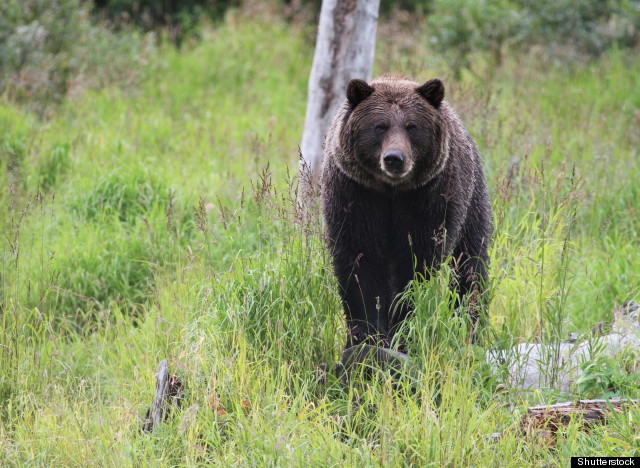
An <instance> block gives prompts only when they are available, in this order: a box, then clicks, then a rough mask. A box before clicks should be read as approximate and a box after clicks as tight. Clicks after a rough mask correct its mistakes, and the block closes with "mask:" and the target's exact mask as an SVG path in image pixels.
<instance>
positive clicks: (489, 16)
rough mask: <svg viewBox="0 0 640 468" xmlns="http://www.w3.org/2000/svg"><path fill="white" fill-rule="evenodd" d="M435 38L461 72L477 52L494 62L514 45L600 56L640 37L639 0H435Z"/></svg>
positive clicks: (577, 55) (567, 54)
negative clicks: (487, 54)
mask: <svg viewBox="0 0 640 468" xmlns="http://www.w3.org/2000/svg"><path fill="white" fill-rule="evenodd" d="M429 25H430V28H431V30H432V32H433V40H434V42H435V43H436V44H437V45H438V46H439V48H441V49H444V51H445V54H446V55H447V56H448V60H449V63H450V65H451V66H452V67H453V69H454V71H455V72H457V73H459V72H460V70H462V69H464V68H469V66H470V60H471V56H472V55H473V54H475V53H484V52H490V56H491V57H492V59H493V60H492V62H493V65H499V64H500V63H501V62H502V58H503V54H504V52H505V50H507V49H509V48H510V47H513V48H519V49H522V50H525V51H527V50H529V49H531V48H532V47H535V46H538V48H539V49H540V50H542V51H544V52H545V55H548V56H552V55H560V56H562V57H563V58H566V57H570V58H585V57H586V58H589V57H597V56H599V55H600V54H602V53H603V52H604V51H605V50H607V49H609V48H611V47H612V46H614V45H617V46H619V47H634V46H636V45H638V44H639V43H640V3H639V2H638V1H636V0H606V1H599V2H587V1H580V0H558V1H556V0H541V1H537V0H479V1H476V0H435V3H434V9H433V14H432V15H431V16H430V17H429Z"/></svg>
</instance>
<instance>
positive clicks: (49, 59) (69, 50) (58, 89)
mask: <svg viewBox="0 0 640 468" xmlns="http://www.w3.org/2000/svg"><path fill="white" fill-rule="evenodd" d="M145 51H146V49H145V47H143V42H142V41H141V40H140V39H139V38H138V37H137V36H135V35H132V34H120V35H115V34H113V33H111V32H109V31H107V30H106V29H105V28H104V27H102V26H100V25H94V24H92V23H91V21H90V19H89V13H88V9H87V7H86V5H85V4H84V3H82V2H81V1H80V0H30V1H28V2H23V1H22V0H7V1H5V2H2V3H0V93H4V94H5V95H7V96H8V97H10V98H13V99H15V100H19V101H25V102H29V103H30V104H31V105H32V106H35V108H36V110H38V111H41V112H42V111H44V110H46V109H47V107H48V104H50V103H54V102H58V101H60V100H61V99H62V98H64V97H65V96H66V95H67V93H68V92H69V91H70V90H71V89H84V88H87V87H96V86H102V85H105V84H107V83H109V82H111V81H114V80H126V81H128V82H130V81H132V80H133V78H135V76H136V75H137V70H136V67H131V63H135V62H137V61H139V60H140V59H141V58H142V55H143V52H145Z"/></svg>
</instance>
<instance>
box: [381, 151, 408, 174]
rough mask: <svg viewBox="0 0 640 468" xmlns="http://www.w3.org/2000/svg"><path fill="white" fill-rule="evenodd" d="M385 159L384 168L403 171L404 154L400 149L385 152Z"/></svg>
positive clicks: (391, 170)
mask: <svg viewBox="0 0 640 468" xmlns="http://www.w3.org/2000/svg"><path fill="white" fill-rule="evenodd" d="M382 160H383V161H384V168H385V169H386V170H387V171H389V172H396V173H397V172H402V166H403V165H404V154H402V151H400V150H389V151H387V152H386V153H385V154H384V157H383V158H382Z"/></svg>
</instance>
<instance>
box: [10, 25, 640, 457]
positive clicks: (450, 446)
mask: <svg viewBox="0 0 640 468" xmlns="http://www.w3.org/2000/svg"><path fill="white" fill-rule="evenodd" d="M305 34H306V32H305V31H301V30H298V29H296V28H295V27H291V26H287V25H284V24H281V23H279V22H277V21H276V22H272V21H269V22H262V21H257V20H252V19H247V18H243V17H240V16H233V15H232V16H230V17H229V18H228V19H227V21H226V22H225V23H224V24H222V25H220V26H218V27H216V28H215V29H210V30H209V31H207V33H206V34H205V37H204V39H203V41H202V42H201V43H199V44H198V45H195V46H193V47H192V48H186V49H183V50H181V51H180V52H178V51H176V50H174V49H172V48H167V49H164V50H162V51H161V53H160V54H159V57H160V58H161V61H160V63H157V64H153V66H152V68H151V69H150V73H151V71H155V75H153V76H152V77H151V78H150V79H148V80H147V81H145V82H144V83H142V84H141V85H140V87H138V88H137V89H135V90H128V91H123V90H121V89H118V88H115V87H108V88H105V89H102V90H100V91H90V92H87V93H86V94H85V95H84V96H81V97H80V98H78V99H76V100H73V101H68V102H66V103H64V104H63V105H62V106H61V107H60V108H58V110H57V111H56V113H55V114H54V115H53V116H52V117H51V118H50V119H49V120H47V121H42V120H38V119H37V118H35V117H33V116H32V115H31V114H29V113H28V112H26V111H25V110H23V109H22V108H20V107H17V106H16V105H13V104H10V103H7V102H2V103H1V104H0V156H1V159H0V163H1V164H2V167H3V171H2V172H1V173H0V178H2V180H1V182H2V187H3V189H2V191H1V192H0V201H1V202H2V205H1V207H0V213H2V217H1V219H0V225H1V226H2V234H3V240H2V242H3V244H2V245H3V249H2V260H1V261H2V268H1V269H0V275H1V276H0V306H1V309H0V363H1V365H0V459H1V460H2V462H3V464H5V465H8V466H87V465H106V466H146V465H152V466H165V465H167V466H169V465H171V466H172V465H187V466H191V465H194V466H195V465H202V464H206V463H210V464H214V465H215V464H217V465H223V466H226V465H242V466H256V465H258V466H261V465H268V466H291V465H293V466H297V465H311V466H326V465H338V466H355V465H361V466H376V465H384V466H387V465H389V466H403V465H408V464H417V465H420V466H442V465H451V466H471V465H474V466H479V465H492V466H494V465H506V466H524V465H545V464H550V465H554V466H555V465H566V464H567V463H568V457H569V456H571V455H583V456H588V455H638V447H639V446H640V440H639V439H638V436H637V434H638V426H639V425H640V411H639V410H638V408H633V409H631V410H630V411H629V412H628V413H625V415H624V416H615V417H613V418H612V419H611V420H610V421H609V422H608V423H607V425H605V426H603V427H599V428H594V429H592V430H591V431H590V432H588V433H587V432H584V431H582V430H581V429H580V424H579V421H578V420H574V421H572V422H571V424H570V425H569V426H568V427H566V428H564V429H561V430H560V431H559V434H558V436H557V438H556V440H555V445H554V446H553V447H551V446H549V445H548V444H547V442H545V441H544V439H540V438H537V437H535V436H534V437H531V436H526V435H524V434H523V433H522V432H521V431H520V430H519V422H520V417H521V415H522V413H523V410H524V408H525V407H526V405H528V404H534V403H540V404H541V403H545V402H554V401H556V400H558V399H566V398H573V397H597V396H602V395H605V394H606V395H607V396H612V395H618V396H623V397H635V398H637V397H638V393H640V392H639V385H638V375H637V374H633V373H631V374H630V375H629V374H628V371H630V370H631V371H633V369H622V368H620V367H619V366H617V365H615V364H616V363H611V362H601V361H598V362H596V363H594V367H592V368H590V370H589V372H592V373H594V374H595V373H600V374H601V378H600V380H599V381H598V382H600V383H601V385H600V384H599V385H592V386H586V385H576V387H575V389H574V390H575V391H574V393H573V394H571V395H560V394H558V393H557V392H555V391H553V390H552V389H546V390H540V391H536V392H520V391H515V390H514V389H510V388H507V387H505V385H504V382H503V380H502V378H501V374H500V372H496V370H495V369H491V368H489V367H488V366H487V365H486V364H485V362H484V353H485V352H486V350H488V349H493V348H501V347H508V346H509V345H510V344H511V343H512V342H513V341H514V340H515V341H517V340H520V339H526V340H540V341H545V342H546V341H555V340H557V339H558V338H565V337H566V336H567V335H568V333H569V332H580V333H585V332H588V331H589V330H590V329H591V327H592V326H593V325H594V324H595V323H597V322H599V321H602V320H609V319H610V318H611V310H612V308H613V307H614V305H616V304H620V303H621V302H622V301H624V300H627V299H634V298H635V299H636V300H638V297H639V296H640V276H639V275H638V271H639V270H640V268H639V267H640V253H639V249H638V234H639V228H640V217H639V216H637V214H638V207H639V206H640V189H638V186H639V185H638V176H637V174H638V169H639V168H638V150H637V148H638V143H639V141H638V139H639V138H640V135H639V134H638V132H637V124H638V115H639V114H638V112H640V111H639V109H640V94H639V93H640V90H639V89H638V87H637V83H638V82H639V81H640V68H639V67H638V65H639V64H638V61H637V59H636V58H634V57H631V56H628V55H624V54H622V53H619V52H616V51H613V52H611V53H610V54H608V55H606V56H605V57H603V58H602V59H601V60H600V61H598V62H595V63H592V64H590V65H584V66H580V67H577V66H576V67H574V68H573V69H563V68H559V67H554V66H548V65H546V64H542V63H539V62H535V61H527V58H526V57H521V58H513V59H512V60H510V61H507V63H505V64H504V66H503V67H502V68H500V69H498V70H494V72H493V74H492V76H491V78H490V79H480V78H478V77H475V76H470V75H469V76H463V78H462V79H461V80H460V81H455V82H454V81H452V80H451V79H448V80H447V77H448V73H449V72H448V70H447V69H445V68H442V64H441V62H440V61H439V60H438V57H437V56H435V55H434V54H432V53H429V52H425V51H420V52H419V53H415V54H414V53H412V54H400V53H398V54H392V55H384V54H381V55H380V56H379V62H378V64H377V68H378V69H392V70H394V71H396V72H405V73H407V74H410V75H412V76H414V77H416V78H418V79H427V78H429V77H432V76H435V75H438V76H442V77H444V78H445V83H446V84H447V93H448V99H449V100H450V102H451V103H452V104H453V105H454V107H456V108H457V109H458V110H459V112H460V114H461V116H462V118H463V120H464V121H465V123H466V125H467V127H468V129H469V131H470V133H471V134H472V135H473V136H474V137H475V138H476V140H477V142H478V146H479V148H480V150H481V152H482V154H483V156H484V159H485V164H486V167H487V174H488V181H489V185H490V191H491V195H492V199H493V205H494V213H495V222H496V233H495V237H494V240H493V244H492V247H491V258H492V262H491V280H492V286H491V289H490V291H489V293H488V294H489V295H490V296H491V298H492V300H491V303H490V305H489V308H488V314H489V317H488V320H487V322H488V325H487V328H486V331H485V332H483V334H482V337H481V338H482V339H480V340H478V341H476V342H475V343H474V342H473V341H472V340H471V339H470V336H469V333H468V327H467V323H466V322H465V318H464V315H460V314H458V313H456V311H455V310H452V305H451V303H452V302H451V301H450V300H448V296H449V294H450V292H449V289H448V284H449V283H450V280H449V276H448V275H449V273H448V272H447V271H446V269H444V270H443V271H442V272H441V273H439V274H437V275H434V276H433V277H431V278H430V279H428V280H424V281H415V282H414V283H412V285H411V288H410V290H409V291H407V294H408V295H410V296H411V297H412V298H413V301H414V304H415V309H416V313H415V314H414V316H413V317H412V319H411V320H409V321H408V322H407V323H406V327H405V330H404V333H406V338H407V342H408V343H409V350H410V354H411V355H412V357H413V359H414V363H415V366H416V369H417V371H416V372H417V375H416V376H414V377H415V378H414V379H413V380H409V381H401V382H400V383H396V382H394V381H393V380H392V379H391V376H389V375H388V374H387V375H385V374H384V373H383V374H381V375H379V376H377V377H375V378H374V379H372V380H365V381H362V380H357V379H356V381H355V382H353V383H352V384H351V385H350V386H348V387H347V388H343V387H342V386H341V385H340V384H339V382H337V381H336V380H335V378H334V377H333V376H332V375H331V374H329V375H327V374H326V373H325V372H324V371H323V370H322V369H323V368H322V365H323V364H327V363H329V364H331V363H333V362H335V361H336V360H337V359H338V357H339V354H340V352H341V350H342V347H343V346H344V338H345V331H344V323H343V319H342V311H341V306H340V303H339V299H338V295H337V285H336V283H335V280H334V278H333V273H332V270H331V265H330V262H329V259H328V256H327V253H326V251H325V250H324V248H323V239H322V226H321V223H320V221H319V219H320V216H319V213H318V212H317V209H315V208H316V207H311V209H310V211H308V212H307V213H301V212H300V209H299V207H298V205H297V199H298V196H297V185H298V182H297V180H296V178H295V177H292V176H291V171H294V170H295V169H294V168H296V167H297V157H298V150H297V147H298V142H299V137H300V132H301V129H302V123H303V122H302V119H303V116H304V108H305V100H306V79H307V76H308V69H309V66H310V56H311V52H312V47H311V45H310V44H309V43H307V42H306V41H305V37H306V36H305ZM394 40H399V39H398V38H395V39H394V38H393V37H382V38H381V44H380V49H379V50H382V51H385V50H391V49H392V48H393V47H395V46H394V43H393V41H394ZM5 168H6V169H5ZM164 358H168V359H169V362H170V367H171V369H174V370H175V371H176V372H177V373H178V374H179V375H180V376H181V379H182V380H183V381H184V382H185V384H186V399H185V401H184V404H183V406H182V408H181V409H180V410H179V411H177V412H176V414H174V415H173V417H172V418H171V419H170V420H168V421H167V422H166V424H165V425H163V426H162V427H160V428H159V429H157V430H155V431H154V432H153V433H152V434H143V433H141V432H140V427H141V424H142V416H143V415H144V413H145V411H146V408H147V407H148V406H149V404H150V402H151V399H152V396H153V392H154V372H155V369H156V366H157V364H158V362H159V361H160V360H161V359H164ZM628 365H629V366H632V364H628ZM636 371H637V369H636ZM495 432H500V433H502V436H501V437H500V438H499V439H497V440H494V438H493V437H492V436H491V435H492V434H493V433H495Z"/></svg>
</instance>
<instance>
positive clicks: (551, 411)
mask: <svg viewBox="0 0 640 468" xmlns="http://www.w3.org/2000/svg"><path fill="white" fill-rule="evenodd" d="M638 403H639V401H638V400H621V399H619V398H613V399H610V400H578V401H575V402H566V403H557V404H555V405H545V406H532V407H530V408H528V409H527V413H526V414H525V415H524V416H523V418H522V420H521V422H520V430H521V431H522V432H523V433H524V434H525V435H527V436H529V437H532V438H535V439H538V440H543V441H545V442H548V443H551V444H553V443H555V437H556V435H557V432H558V429H560V428H563V427H567V426H568V425H569V424H570V422H571V421H574V422H578V423H579V424H580V425H581V427H582V429H583V430H586V431H587V432H588V431H589V429H591V428H592V427H594V426H596V425H600V424H604V423H606V420H607V418H609V417H611V416H612V414H614V413H622V412H624V411H627V410H628V409H629V407H637V406H638Z"/></svg>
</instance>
